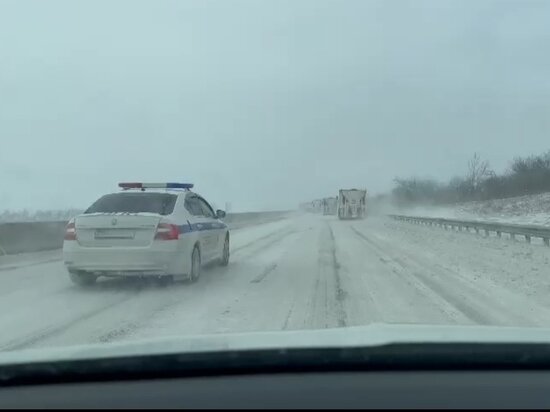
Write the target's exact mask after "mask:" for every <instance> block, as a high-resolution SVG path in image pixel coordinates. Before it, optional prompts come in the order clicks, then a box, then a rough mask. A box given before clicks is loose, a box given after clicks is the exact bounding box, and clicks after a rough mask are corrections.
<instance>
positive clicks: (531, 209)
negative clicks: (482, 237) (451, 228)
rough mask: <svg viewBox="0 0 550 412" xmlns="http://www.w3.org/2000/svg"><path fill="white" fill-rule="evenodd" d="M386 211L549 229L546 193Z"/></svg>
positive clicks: (549, 206) (549, 197)
mask: <svg viewBox="0 0 550 412" xmlns="http://www.w3.org/2000/svg"><path fill="white" fill-rule="evenodd" d="M386 210H387V211H388V212H390V213H397V214H404V215H411V216H424V217H441V218H446V219H463V220H480V221H488V222H500V223H515V224H519V225H540V226H550V193H542V194H538V195H529V196H521V197H513V198H509V199H497V200H487V201H479V202H465V203H461V204H457V205H452V206H446V207H431V206H421V207H420V206H418V207H411V208H407V209H402V210H398V209H386Z"/></svg>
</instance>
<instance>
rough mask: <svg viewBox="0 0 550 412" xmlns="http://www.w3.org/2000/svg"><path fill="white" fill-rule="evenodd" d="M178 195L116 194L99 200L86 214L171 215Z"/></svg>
mask: <svg viewBox="0 0 550 412" xmlns="http://www.w3.org/2000/svg"><path fill="white" fill-rule="evenodd" d="M176 198H177V196H176V195H171V194H168V193H143V192H140V193H114V194H110V195H105V196H103V197H102V198H100V199H99V200H97V201H96V202H95V203H94V204H93V205H92V206H90V207H89V208H88V210H86V211H85V212H84V213H118V212H127V213H140V212H148V213H158V214H159V215H169V214H170V213H172V212H173V211H174V205H175V204H176Z"/></svg>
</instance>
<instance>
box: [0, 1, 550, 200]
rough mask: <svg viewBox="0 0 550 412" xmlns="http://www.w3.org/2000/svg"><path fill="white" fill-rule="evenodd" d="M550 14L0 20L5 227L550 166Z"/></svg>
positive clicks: (374, 10) (10, 10) (436, 9)
mask: <svg viewBox="0 0 550 412" xmlns="http://www.w3.org/2000/svg"><path fill="white" fill-rule="evenodd" d="M549 22H550V1H544V0H541V1H529V0H517V1H478V0H461V1H444V0H433V1H398V0H395V1H389V0H382V1H366V0H358V1H352V0H342V1H323V0H309V1H305V0H301V1H300V0H288V1H286V0H272V1H264V0H250V1H234V0H217V1H206V0H196V1H183V0H180V1H162V0H150V1H142V0H127V1H120V0H119V1H116V0H104V1H99V0H93V1H77V0H66V1H56V0H47V1H42V0H36V1H23V0H14V1H5V0H0V143H1V146H0V179H1V184H0V209H20V208H29V209H49V208H65V207H72V206H73V207H86V206H88V205H89V204H90V203H91V202H92V201H93V200H95V199H96V198H97V197H98V196H100V195H102V194H103V193H105V192H110V191H113V190H116V184H117V182H119V181H124V180H130V181H154V182H157V181H158V182H161V181H190V182H194V183H195V184H196V190H197V191H198V192H199V193H201V194H203V195H204V196H205V197H207V198H208V199H210V200H211V201H213V202H214V203H217V205H218V206H223V204H224V202H226V201H230V202H232V205H233V209H234V210H265V209H281V208H288V207H295V206H297V204H298V203H299V202H302V201H307V200H311V199H313V198H317V197H322V196H330V195H335V194H336V193H337V190H338V189H339V188H340V187H365V188H367V189H368V190H369V191H370V192H371V193H381V192H383V191H386V190H389V189H391V185H392V180H393V178H394V177H396V176H403V177H408V176H418V177H429V176H431V177H435V178H438V179H440V180H444V179H448V178H449V177H452V176H454V175H456V174H461V173H463V172H464V170H465V165H466V163H467V160H468V158H469V157H471V155H472V154H473V152H475V151H477V152H479V153H480V154H481V155H482V156H483V157H485V158H487V159H488V160H489V161H490V163H491V165H492V166H493V168H494V169H496V170H497V171H501V170H503V169H504V168H505V167H506V165H507V163H508V161H509V160H510V159H511V158H513V157H514V156H516V155H527V154H531V153H540V152H543V151H546V150H548V149H550V133H549V132H550V52H549V51H550V24H549Z"/></svg>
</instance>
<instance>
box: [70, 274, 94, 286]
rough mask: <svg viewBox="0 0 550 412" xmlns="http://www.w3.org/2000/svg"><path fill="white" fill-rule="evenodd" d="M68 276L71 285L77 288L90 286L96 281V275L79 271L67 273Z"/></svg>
mask: <svg viewBox="0 0 550 412" xmlns="http://www.w3.org/2000/svg"><path fill="white" fill-rule="evenodd" d="M69 276H70V278H71V280H72V281H73V283H74V284H75V285H78V286H91V285H93V284H94V283H95V282H96V280H97V276H96V275H94V274H92V273H86V272H81V271H71V272H69Z"/></svg>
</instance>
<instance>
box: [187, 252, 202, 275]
mask: <svg viewBox="0 0 550 412" xmlns="http://www.w3.org/2000/svg"><path fill="white" fill-rule="evenodd" d="M200 276H201V251H200V249H199V247H198V246H195V247H194V248H193V252H192V253H191V272H190V273H189V281H190V282H196V281H197V280H199V278H200Z"/></svg>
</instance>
